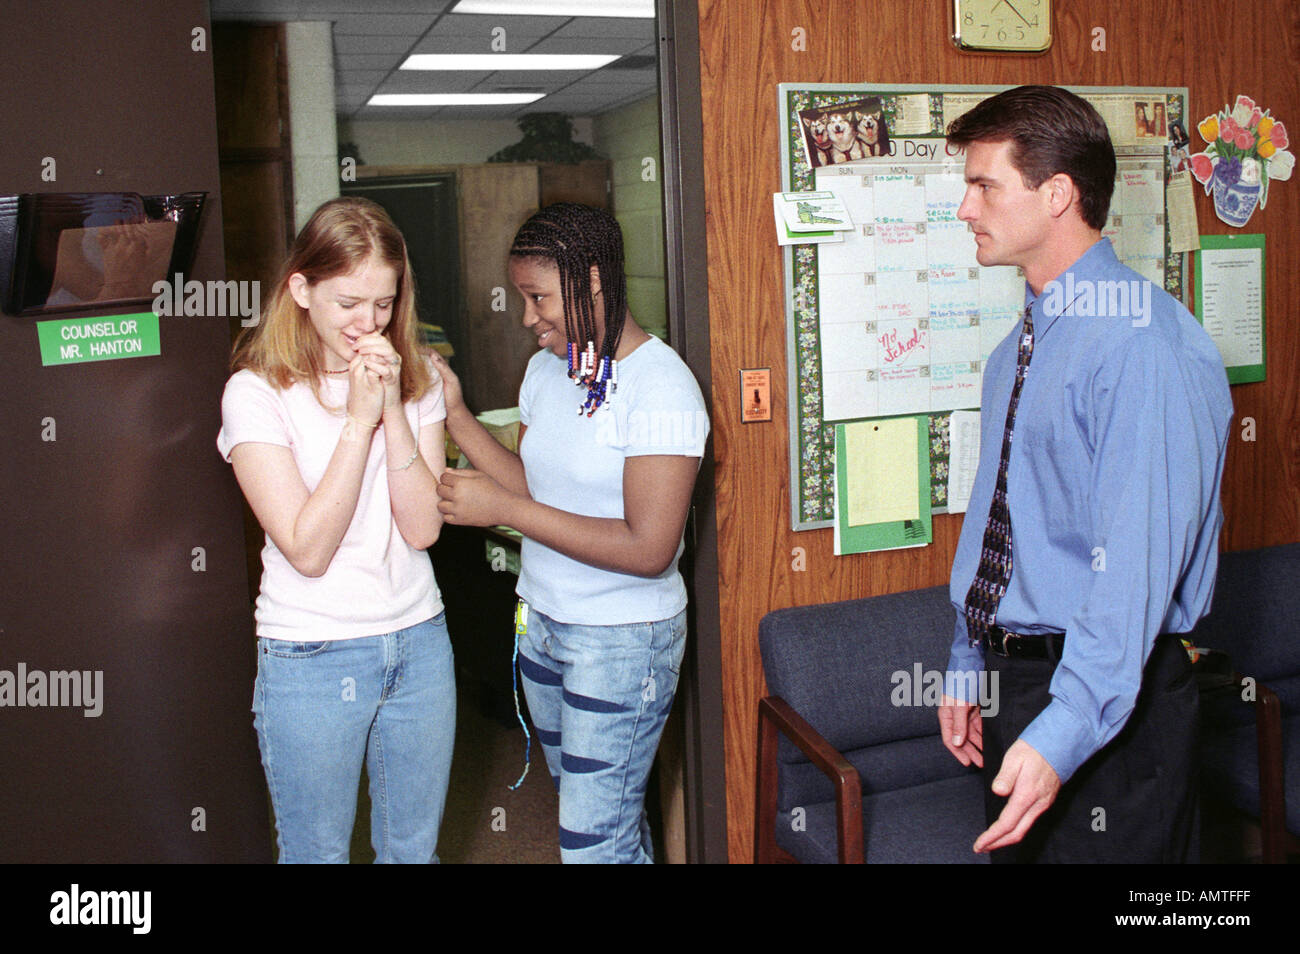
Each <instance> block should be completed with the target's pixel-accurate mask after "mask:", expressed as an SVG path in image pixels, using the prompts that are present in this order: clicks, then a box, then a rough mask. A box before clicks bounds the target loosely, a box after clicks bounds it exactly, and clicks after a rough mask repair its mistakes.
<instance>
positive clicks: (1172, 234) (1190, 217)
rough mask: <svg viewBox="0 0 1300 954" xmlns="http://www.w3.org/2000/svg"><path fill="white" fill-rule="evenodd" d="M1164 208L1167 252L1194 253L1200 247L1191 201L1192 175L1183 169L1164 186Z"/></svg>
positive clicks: (1193, 204) (1194, 211) (1194, 208)
mask: <svg viewBox="0 0 1300 954" xmlns="http://www.w3.org/2000/svg"><path fill="white" fill-rule="evenodd" d="M1165 206H1166V208H1167V209H1168V215H1169V250H1170V251H1171V252H1194V251H1196V250H1197V249H1198V248H1200V247H1201V236H1200V230H1199V229H1198V228H1197V226H1196V203H1195V202H1193V201H1192V174H1191V172H1189V171H1188V170H1186V169H1184V170H1183V171H1182V172H1175V173H1174V174H1173V176H1172V177H1171V178H1170V180H1169V185H1167V186H1165Z"/></svg>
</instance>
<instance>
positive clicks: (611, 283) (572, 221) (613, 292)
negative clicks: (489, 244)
mask: <svg viewBox="0 0 1300 954" xmlns="http://www.w3.org/2000/svg"><path fill="white" fill-rule="evenodd" d="M510 257H511V258H536V259H542V260H545V261H548V262H553V263H554V264H555V267H556V268H557V269H558V270H559V273H560V291H561V296H562V299H563V305H564V331H565V335H566V337H567V338H568V339H569V349H568V351H569V377H571V378H573V379H574V381H575V383H577V384H578V385H579V386H580V387H586V388H587V400H586V401H585V402H584V403H583V404H582V405H580V406H579V408H578V413H580V414H581V413H582V412H583V411H585V412H586V413H587V416H588V417H590V416H591V414H592V413H593V412H595V410H596V409H597V408H598V407H600V406H601V405H602V404H607V390H608V388H609V386H611V385H612V387H613V389H614V390H617V389H618V376H617V375H618V372H617V365H616V363H615V361H614V355H615V354H616V353H617V352H618V344H619V341H620V340H621V339H622V336H623V320H624V318H625V317H626V316H627V277H626V276H625V275H624V274H623V231H622V229H621V228H619V224H618V221H617V220H616V219H615V218H614V217H613V216H612V215H610V214H609V213H608V212H606V211H604V210H603V209H595V208H592V207H591V206H587V205H578V204H576V203H573V202H557V203H555V204H554V205H548V206H547V207H546V208H544V209H542V210H541V211H540V212H538V213H536V214H535V215H533V217H532V218H530V219H529V220H528V221H527V222H525V223H524V224H523V225H522V226H521V227H520V229H519V231H518V232H517V233H516V234H515V240H514V243H513V244H512V245H511V247H510ZM593 265H594V266H596V274H597V275H599V276H600V289H601V294H602V298H603V302H604V306H605V307H604V312H605V314H604V315H603V318H604V324H605V335H604V339H603V340H602V341H601V342H600V352H599V353H598V354H597V353H596V352H595V340H596V321H595V310H594V307H593V306H594V302H593V300H592V293H591V267H592V266H593Z"/></svg>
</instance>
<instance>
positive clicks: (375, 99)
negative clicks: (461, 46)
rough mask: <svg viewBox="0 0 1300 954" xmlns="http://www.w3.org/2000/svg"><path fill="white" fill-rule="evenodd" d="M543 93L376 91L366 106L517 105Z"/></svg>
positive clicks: (531, 101)
mask: <svg viewBox="0 0 1300 954" xmlns="http://www.w3.org/2000/svg"><path fill="white" fill-rule="evenodd" d="M545 95H546V94H545V93H376V94H375V95H374V96H371V97H370V99H369V100H367V101H366V105H367V106H517V105H519V104H521V103H535V102H537V101H538V100H539V99H541V98H542V97H543V96H545Z"/></svg>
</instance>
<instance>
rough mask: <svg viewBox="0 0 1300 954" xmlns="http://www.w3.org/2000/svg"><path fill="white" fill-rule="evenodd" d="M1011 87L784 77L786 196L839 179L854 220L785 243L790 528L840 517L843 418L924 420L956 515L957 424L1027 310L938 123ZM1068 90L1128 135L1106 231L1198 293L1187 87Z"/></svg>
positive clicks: (942, 506)
mask: <svg viewBox="0 0 1300 954" xmlns="http://www.w3.org/2000/svg"><path fill="white" fill-rule="evenodd" d="M1006 88H1007V87H1003V86H900V85H886V84H856V85H855V84H825V83H817V84H790V83H784V84H781V85H780V86H779V87H778V97H779V108H780V115H781V129H782V142H781V187H782V191H784V192H796V191H800V192H807V191H832V192H834V193H835V194H836V195H837V197H839V198H840V199H842V200H843V201H844V203H845V206H846V207H847V208H848V209H849V211H850V213H851V214H852V217H853V222H854V228H853V230H852V231H851V232H845V233H844V239H843V241H841V242H837V243H831V244H821V245H794V246H787V247H786V248H784V249H783V252H784V265H785V292H786V303H785V304H786V324H787V336H786V341H787V373H788V378H789V391H788V393H789V403H790V418H789V419H790V478H791V479H790V486H791V487H792V488H794V490H793V493H792V494H791V524H792V526H793V528H794V529H795V530H811V529H816V528H822V527H829V526H831V525H832V520H833V517H834V494H835V487H834V463H835V427H836V425H837V424H843V423H845V422H847V421H853V420H863V419H874V418H881V417H891V416H898V415H906V414H915V415H925V416H926V417H927V418H928V421H929V428H928V433H929V445H930V447H929V450H930V473H931V481H930V483H931V499H930V503H931V506H932V509H933V510H934V511H935V512H938V513H944V512H946V510H947V472H948V463H949V442H948V418H949V416H950V414H951V412H952V411H954V410H957V409H975V408H978V406H979V396H980V385H981V377H982V371H983V367H984V363H985V362H986V361H987V359H988V356H989V353H990V352H991V351H992V350H993V348H994V346H995V345H996V344H997V343H998V342H999V341H1000V340H1001V339H1002V338H1003V337H1005V336H1006V334H1007V333H1008V332H1009V331H1010V330H1011V328H1012V327H1014V326H1015V324H1016V323H1017V322H1018V321H1019V318H1020V315H1021V313H1022V312H1023V309H1024V277H1023V275H1022V274H1021V273H1020V271H1019V269H1017V268H1014V267H1012V266H1000V267H983V266H980V265H979V264H978V262H976V260H975V250H976V246H975V241H974V238H973V236H972V235H971V234H970V232H969V230H968V229H967V227H966V224H965V223H964V222H961V221H959V220H958V219H957V208H958V206H959V205H960V203H961V199H962V194H963V192H964V190H965V182H964V178H963V168H962V167H963V158H962V156H961V154H960V152H959V151H957V150H950V149H949V148H948V147H947V146H946V141H945V138H944V135H943V130H944V129H946V128H947V126H948V124H949V123H950V122H951V121H952V120H953V119H955V118H956V117H957V116H959V115H961V114H962V113H964V112H966V111H967V110H968V109H970V108H971V107H972V106H974V105H975V104H976V103H978V102H980V101H981V100H983V99H985V98H987V97H988V96H991V95H993V94H995V93H997V92H1000V91H1001V90H1003V89H1006ZM1071 89H1072V91H1073V92H1075V93H1078V94H1079V95H1080V96H1082V97H1083V98H1085V99H1087V100H1088V101H1089V102H1091V103H1092V104H1093V105H1094V106H1095V107H1096V108H1097V110H1098V112H1100V113H1101V115H1102V117H1103V118H1104V119H1105V121H1106V125H1107V128H1108V129H1109V131H1110V135H1111V140H1112V142H1113V143H1114V145H1115V153H1116V159H1117V161H1118V173H1117V176H1116V188H1115V194H1114V197H1113V198H1112V201H1111V209H1110V216H1109V219H1108V221H1107V223H1106V227H1105V228H1104V229H1103V230H1102V234H1103V235H1104V236H1106V237H1108V238H1110V239H1111V242H1112V243H1113V244H1114V246H1115V251H1116V254H1117V255H1118V256H1119V258H1120V260H1121V261H1123V262H1124V263H1125V264H1126V265H1128V266H1129V267H1131V268H1133V269H1134V270H1136V271H1138V272H1139V273H1141V274H1142V275H1143V276H1145V277H1147V278H1149V279H1150V280H1151V281H1153V282H1156V283H1158V284H1159V285H1160V286H1161V287H1163V288H1164V289H1165V290H1166V291H1168V292H1169V293H1170V294H1171V295H1173V296H1174V297H1176V298H1178V299H1180V300H1183V301H1186V300H1187V287H1186V284H1187V283H1186V256H1185V255H1184V254H1182V253H1173V252H1171V251H1170V233H1169V219H1168V216H1167V215H1166V205H1165V186H1166V184H1167V182H1168V179H1169V176H1170V173H1171V170H1172V169H1173V168H1175V165H1176V164H1177V163H1179V162H1180V161H1181V158H1182V155H1181V153H1179V152H1178V151H1177V147H1178V146H1179V145H1180V143H1181V142H1182V141H1183V139H1184V136H1183V134H1184V133H1185V131H1186V104H1187V90H1186V88H1185V87H1184V88H1178V87H1071ZM841 113H843V114H845V116H848V115H849V114H851V121H852V122H855V123H856V126H857V136H856V137H855V136H854V135H853V134H852V133H849V132H845V125H844V117H840V116H839V114H841ZM837 117H839V118H837ZM828 121H829V122H828ZM831 129H834V130H836V131H837V132H838V133H839V135H838V136H836V135H831V134H830V130H831ZM855 140H856V141H855Z"/></svg>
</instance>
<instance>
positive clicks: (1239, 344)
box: [1196, 235, 1264, 384]
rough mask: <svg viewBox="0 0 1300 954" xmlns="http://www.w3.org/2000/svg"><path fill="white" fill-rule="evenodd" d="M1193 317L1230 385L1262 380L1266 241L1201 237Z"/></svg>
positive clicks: (1251, 237)
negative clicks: (1216, 352)
mask: <svg viewBox="0 0 1300 954" xmlns="http://www.w3.org/2000/svg"><path fill="white" fill-rule="evenodd" d="M1196 306H1197V307H1196V316H1197V318H1199V319H1200V321H1201V324H1202V325H1204V326H1205V330H1206V331H1207V332H1208V333H1209V335H1210V337H1211V338H1212V339H1213V340H1214V343H1215V344H1216V345H1218V348H1219V353H1220V354H1222V355H1223V363H1224V366H1225V367H1226V368H1227V369H1228V380H1229V381H1231V382H1232V383H1234V384H1240V383H1243V382H1245V381H1262V380H1263V379H1264V236H1262V235H1229V236H1217V235H1205V236H1202V237H1201V251H1200V252H1199V253H1198V254H1197V266H1196Z"/></svg>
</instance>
